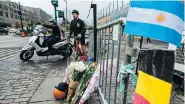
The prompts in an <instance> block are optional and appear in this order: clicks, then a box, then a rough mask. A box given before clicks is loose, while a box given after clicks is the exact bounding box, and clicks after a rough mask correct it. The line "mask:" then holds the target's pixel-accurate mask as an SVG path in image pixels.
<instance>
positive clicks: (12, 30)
mask: <svg viewBox="0 0 185 104" xmlns="http://www.w3.org/2000/svg"><path fill="white" fill-rule="evenodd" d="M16 32H17V29H14V28H11V29H9V33H16Z"/></svg>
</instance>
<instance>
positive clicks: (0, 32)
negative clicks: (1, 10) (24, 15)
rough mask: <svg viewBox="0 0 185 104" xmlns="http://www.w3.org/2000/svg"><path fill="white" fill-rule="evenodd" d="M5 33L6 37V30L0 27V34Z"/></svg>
mask: <svg viewBox="0 0 185 104" xmlns="http://www.w3.org/2000/svg"><path fill="white" fill-rule="evenodd" d="M2 33H5V34H6V35H8V28H6V27H0V34H2Z"/></svg>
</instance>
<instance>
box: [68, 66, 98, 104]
mask: <svg viewBox="0 0 185 104" xmlns="http://www.w3.org/2000/svg"><path fill="white" fill-rule="evenodd" d="M97 66H98V64H97V63H92V64H90V65H89V67H88V69H87V70H86V71H85V72H84V74H83V77H82V79H81V81H80V85H79V87H78V90H77V93H76V94H75V96H74V97H73V99H72V101H71V103H70V104H76V103H78V102H79V100H80V98H81V97H82V95H83V93H84V92H85V90H86V88H87V86H88V84H89V80H90V79H91V77H92V75H93V74H94V72H95V70H96V68H97Z"/></svg>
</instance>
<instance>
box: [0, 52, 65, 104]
mask: <svg viewBox="0 0 185 104" xmlns="http://www.w3.org/2000/svg"><path fill="white" fill-rule="evenodd" d="M65 68H66V61H63V60H62V58H59V56H56V57H49V60H47V58H46V57H41V58H38V57H34V58H33V59H32V61H28V62H22V61H21V60H20V59H19V55H17V56H15V57H12V58H9V59H6V60H3V61H0V104H1V103H2V104H29V101H30V99H31V97H32V96H33V95H34V93H35V92H36V91H37V89H38V88H39V86H40V85H41V83H42V82H43V81H44V79H45V78H46V76H47V75H48V74H51V73H52V75H60V73H63V71H64V69H65ZM53 73H55V74H53ZM53 86H55V85H53ZM51 95H52V93H51ZM48 104H52V103H48Z"/></svg>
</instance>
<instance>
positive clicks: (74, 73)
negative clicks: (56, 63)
mask: <svg viewBox="0 0 185 104" xmlns="http://www.w3.org/2000/svg"><path fill="white" fill-rule="evenodd" d="M86 69H87V65H85V64H84V63H83V62H82V61H80V62H72V63H71V64H70V65H69V66H68V68H67V69H66V76H65V78H64V82H66V83H68V84H69V88H68V95H67V101H70V100H71V98H72V95H73V94H74V92H75V90H76V88H77V86H78V85H79V82H80V80H81V78H82V76H83V74H84V72H85V70H86Z"/></svg>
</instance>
